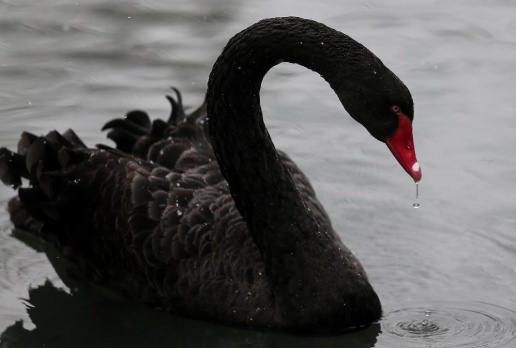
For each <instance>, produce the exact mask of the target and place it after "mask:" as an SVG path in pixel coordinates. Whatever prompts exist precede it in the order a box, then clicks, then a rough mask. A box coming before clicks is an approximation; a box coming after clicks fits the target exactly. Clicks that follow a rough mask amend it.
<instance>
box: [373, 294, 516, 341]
mask: <svg viewBox="0 0 516 348" xmlns="http://www.w3.org/2000/svg"><path fill="white" fill-rule="evenodd" d="M430 315H431V316H430ZM382 331H383V332H384V333H385V335H382V336H380V337H381V340H382V341H384V342H379V343H381V346H382V347H383V346H385V347H399V348H403V347H411V348H418V347H447V348H452V347H454V348H459V347H460V348H466V347H468V348H470V347H475V348H476V347H483V348H495V347H496V348H502V347H504V348H509V347H516V312H514V311H512V310H509V309H506V308H503V307H499V306H495V305H492V304H488V303H483V302H436V303H431V304H427V305H424V306H416V307H407V308H404V309H400V310H395V311H392V312H389V313H387V314H386V315H385V317H384V319H383V320H382Z"/></svg>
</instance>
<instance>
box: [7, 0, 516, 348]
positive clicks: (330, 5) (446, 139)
mask: <svg viewBox="0 0 516 348" xmlns="http://www.w3.org/2000/svg"><path fill="white" fill-rule="evenodd" d="M280 15H297V16H302V17H309V18H313V19H316V20H319V21H321V22H324V23H326V24H328V25H330V26H332V27H334V28H337V29H339V30H341V31H343V32H345V33H347V34H348V35H350V36H352V37H353V38H355V39H356V40H358V41H360V42H361V43H363V44H365V45H366V46H367V47H369V48H370V49H371V50H372V51H373V52H374V53H375V54H376V55H378V56H379V57H380V58H381V59H382V60H383V61H384V63H386V64H387V65H388V66H389V67H390V68H391V69H392V70H393V71H394V72H395V73H396V74H397V75H398V76H399V77H400V78H401V79H402V80H403V81H404V82H405V83H406V84H407V85H408V87H409V88H410V90H411V91H412V94H413V97H414V100H415V112H416V114H415V121H414V140H415V143H416V147H417V149H418V153H417V155H418V159H419V161H420V163H421V165H422V167H423V168H424V170H425V173H424V179H423V180H424V181H423V182H424V187H425V189H424V194H423V195H422V197H421V200H420V201H421V207H420V208H419V209H412V208H411V207H410V205H409V204H410V202H411V199H412V198H413V186H412V184H411V182H412V180H411V179H410V177H409V176H408V175H406V173H404V171H403V170H402V169H401V168H399V165H398V163H397V162H396V161H395V160H394V158H392V156H391V155H390V153H389V151H388V150H387V149H386V147H385V145H383V144H381V143H379V142H377V141H375V140H374V139H372V138H371V137H370V136H369V135H368V134H367V132H366V131H365V130H363V128H362V127H361V126H359V125H357V124H356V123H355V122H354V121H353V120H352V119H351V118H350V117H348V116H347V115H346V114H345V112H344V111H343V109H342V106H340V105H339V102H338V100H337V98H336V97H335V96H334V94H333V92H332V91H331V90H330V89H329V87H328V86H327V84H326V83H325V82H324V81H322V80H321V79H320V77H319V76H317V75H316V74H314V73H312V72H309V71H306V70H305V69H302V68H299V67H296V66H292V65H286V64H283V65H281V66H279V67H276V68H274V69H273V70H272V71H271V72H270V73H269V74H268V75H267V77H266V79H265V81H264V83H263V90H262V104H263V110H264V113H265V115H266V124H267V126H268V127H269V129H270V131H271V134H272V137H273V140H274V141H275V143H276V145H277V147H278V148H281V149H283V150H285V151H287V152H288V153H289V154H290V155H291V156H292V157H293V158H294V159H295V160H296V161H297V163H298V164H299V165H300V166H301V167H302V168H303V170H304V171H305V173H306V174H307V175H308V176H309V177H310V178H311V180H312V183H313V184H314V186H315V188H316V190H317V192H318V194H319V197H320V199H321V200H322V202H323V203H324V205H325V207H326V208H327V210H328V212H329V214H330V215H331V218H332V221H333V225H334V227H335V229H336V230H337V231H339V233H340V234H341V236H342V238H343V240H344V241H345V243H346V244H347V245H348V246H349V247H350V248H351V249H352V250H353V251H354V252H355V253H356V254H357V256H358V257H359V259H360V260H361V261H362V263H363V265H364V267H365V268H366V270H367V272H368V275H369V278H370V280H371V282H372V284H373V286H374V287H375V289H376V290H377V292H378V294H379V296H380V298H381V300H382V303H383V306H384V312H385V315H384V318H383V320H382V321H381V322H380V323H378V324H375V325H373V326H371V327H370V328H368V329H367V330H364V331H361V332H358V333H355V334H349V335H346V336H342V337H330V338H320V337H319V338H317V337H316V338H304V337H303V338H297V337H292V336H289V335H285V334H281V333H267V332H256V331H248V330H240V329H235V328H231V327H226V326H221V325H215V324H208V323H203V322H199V321H194V320H187V319H182V318H176V317H173V316H171V315H167V314H165V313H160V312H158V311H155V310H151V309H147V308H142V307H140V306H138V305H134V304H130V303H127V302H125V301H122V300H120V299H117V298H113V296H112V295H110V294H104V293H103V291H101V290H99V289H96V288H94V287H91V286H87V285H84V284H73V282H72V281H71V280H69V279H66V276H64V274H66V272H65V268H67V267H68V266H66V265H62V264H61V263H60V262H62V260H60V259H59V258H58V255H55V253H54V254H52V248H51V246H49V245H46V244H45V243H41V242H40V241H38V240H37V239H34V238H31V237H30V236H25V235H23V234H14V235H13V234H12V233H11V232H12V226H11V225H10V223H9V218H8V216H7V214H6V213H5V212H4V211H3V209H2V210H0V333H3V334H2V335H3V336H2V337H3V338H2V340H3V341H2V342H9V347H35V346H38V347H39V346H42V345H45V346H47V347H52V346H54V347H57V346H59V347H61V346H63V347H69V346H74V347H91V346H93V345H96V346H98V347H104V346H105V347H107V346H121V345H125V346H128V347H138V346H144V345H145V346H170V345H174V344H176V345H177V346H181V347H182V346H189V347H204V346H210V347H214V346H221V347H222V346H223V347H232V346H252V347H269V346H282V347H288V346H296V347H312V346H317V347H319V346H324V347H333V346H335V347H342V346H345V347H353V348H356V347H475V346H477V347H480V346H482V347H513V346H514V345H515V344H516V343H515V338H514V336H515V332H516V328H515V318H516V314H515V310H516V290H515V289H516V237H515V234H514V231H515V230H516V215H515V207H516V187H515V184H514V172H515V171H516V157H515V156H514V148H516V137H515V136H514V132H515V129H516V117H515V116H516V101H515V95H516V93H515V92H516V87H515V84H514V81H515V80H516V39H515V38H514V32H515V31H516V4H514V3H513V2H510V1H502V0H496V1H490V2H488V3H487V2H484V1H480V0H473V1H471V0H468V1H466V0H454V1H429V0H422V1H418V2H417V3H415V2H411V1H408V0H406V1H401V0H395V1H389V2H385V1H380V0H373V1H368V2H367V3H364V2H361V1H346V2H345V4H344V3H343V2H342V1H337V0H333V1H321V2H318V3H317V6H314V3H313V2H312V1H308V0H300V1H295V2H293V1H292V0H279V1H278V0H274V1H273V0H264V1H232V0H216V1H212V0H191V1H184V2H179V1H177V2H170V1H154V2H144V1H143V0H133V1H117V2H114V1H112V2H109V1H100V0H91V1H88V2H79V1H68V0H49V1H45V2H44V3H42V2H41V3H40V2H35V1H28V0H0V29H1V31H0V32H1V34H0V118H1V126H0V145H2V146H9V147H15V146H16V141H17V138H18V136H19V134H20V133H21V131H22V130H25V129H27V130H30V131H32V132H34V133H36V134H42V133H46V132H47V131H48V130H51V129H54V128H55V129H57V130H60V131H64V130H66V129H67V128H68V127H72V128H74V129H75V130H77V132H78V133H79V134H80V136H81V137H82V138H83V139H84V140H85V141H86V142H87V143H88V144H90V145H93V144H95V143H100V142H106V140H105V134H102V133H101V132H100V131H99V129H100V127H101V125H102V124H103V123H104V122H105V121H106V120H108V119H111V118H114V117H120V116H122V115H123V114H124V113H125V112H126V111H128V110H130V109H134V108H142V109H146V110H147V111H149V112H150V114H151V116H153V117H166V116H167V115H168V112H169V110H168V104H167V102H166V100H165V99H164V94H165V93H169V92H170V90H169V86H175V87H177V88H179V89H180V90H181V91H182V92H183V94H184V101H185V103H186V104H189V105H192V107H194V106H196V105H198V104H199V103H200V102H201V101H202V100H203V98H204V92H205V86H206V81H207V77H208V74H209V71H210V68H211V65H212V64H213V62H214V60H215V58H216V57H217V55H218V53H219V52H220V50H221V49H222V47H223V45H224V44H225V42H226V41H227V40H228V39H229V37H230V36H231V35H233V34H234V33H235V32H237V31H238V30H240V29H242V28H244V27H246V26H248V25H250V24H252V23H254V22H256V21H257V20H259V19H261V18H264V17H270V16H280ZM12 195H13V191H12V190H10V189H9V188H4V187H2V188H1V189H0V205H1V206H5V205H6V204H7V201H8V199H9V197H11V196H12ZM52 264H54V265H55V268H56V269H57V271H56V270H55V268H54V267H53V266H52ZM47 280H48V282H47ZM29 288H30V289H32V290H30V291H29ZM426 311H430V312H431V314H430V315H429V316H426V315H425V312H426ZM424 320H426V321H427V322H426V325H423V321H424ZM2 345H3V343H0V347H2V348H3V346H2Z"/></svg>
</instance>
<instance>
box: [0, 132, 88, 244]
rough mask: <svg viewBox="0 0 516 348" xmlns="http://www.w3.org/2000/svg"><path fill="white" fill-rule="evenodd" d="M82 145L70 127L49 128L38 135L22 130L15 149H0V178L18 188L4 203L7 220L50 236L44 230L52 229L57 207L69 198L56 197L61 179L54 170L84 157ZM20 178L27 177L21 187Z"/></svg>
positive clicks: (70, 197)
mask: <svg viewBox="0 0 516 348" xmlns="http://www.w3.org/2000/svg"><path fill="white" fill-rule="evenodd" d="M85 149H86V146H85V145H84V143H83V142H82V140H81V139H80V138H79V137H78V136H77V135H76V134H75V133H74V132H73V131H72V130H68V131H66V132H65V133H63V134H60V133H58V132H57V131H52V132H50V133H48V134H47V135H46V136H42V137H38V136H36V135H34V134H31V133H28V132H24V133H23V134H22V135H21V138H20V141H19V142H18V151H17V152H16V153H15V152H11V151H10V150H8V149H6V148H1V149H0V179H1V180H2V182H3V183H4V184H6V185H8V186H11V187H12V188H14V189H18V197H15V198H13V199H11V201H10V202H9V205H8V210H9V213H10V215H11V220H12V222H13V223H14V225H15V226H16V227H17V228H20V229H23V230H27V231H29V232H33V233H37V234H41V235H43V236H44V237H47V238H50V237H51V235H50V234H47V233H46V231H51V230H53V231H55V230H54V229H53V228H54V227H56V226H53V225H54V223H53V222H55V221H59V220H60V219H61V217H62V216H61V215H62V213H58V211H61V209H59V208H61V207H62V206H65V205H66V204H69V203H70V202H69V201H70V200H71V199H73V198H72V196H71V195H67V196H63V195H59V196H58V197H56V195H55V192H56V189H57V187H58V186H62V185H63V183H62V182H59V175H55V173H59V172H62V171H63V170H64V169H65V168H66V167H68V166H70V165H71V164H73V163H77V162H78V161H81V160H84V158H85V157H86V158H87V153H86V152H85V151H84V150H85ZM22 178H23V179H27V180H28V181H29V186H28V187H21V186H22ZM58 191H62V189H61V188H59V189H58Z"/></svg>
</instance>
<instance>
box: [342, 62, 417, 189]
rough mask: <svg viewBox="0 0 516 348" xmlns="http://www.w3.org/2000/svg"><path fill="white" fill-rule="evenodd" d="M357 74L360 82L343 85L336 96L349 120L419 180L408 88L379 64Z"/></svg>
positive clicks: (356, 72) (412, 113) (412, 111)
mask: <svg viewBox="0 0 516 348" xmlns="http://www.w3.org/2000/svg"><path fill="white" fill-rule="evenodd" d="M353 74H360V75H361V76H360V79H359V80H358V79H357V80H358V81H361V82H360V83H357V84H356V85H354V84H351V86H350V85H349V84H343V87H342V88H339V89H336V91H337V95H338V96H339V99H340V100H341V102H342V104H343V105H344V107H345V108H346V110H347V111H348V112H349V114H350V115H351V117H353V118H354V119H355V120H356V121H358V122H359V123H361V124H362V125H363V126H364V127H365V128H366V129H367V130H368V131H369V133H370V134H371V135H372V136H373V137H375V138H376V139H378V140H379V141H381V142H383V143H385V144H386V145H387V147H388V148H389V150H390V151H391V152H392V154H393V155H394V157H395V158H396V160H398V162H399V163H400V165H401V166H402V167H403V169H404V170H405V171H406V172H407V173H408V174H409V175H410V176H411V177H412V178H413V179H414V181H416V182H419V181H420V180H421V176H422V173H421V167H420V166H419V162H418V161H417V158H416V152H415V149H414V140H413V136H412V121H413V119H414V103H413V101H412V96H411V94H410V92H409V90H408V88H407V87H406V86H405V85H404V84H403V82H401V80H400V79H398V77H396V75H394V74H393V73H392V72H391V71H390V70H389V69H387V68H386V67H385V66H383V64H382V65H381V66H380V67H377V68H372V70H370V71H363V70H362V71H352V72H351V76H350V75H347V76H346V78H345V80H348V81H349V79H350V78H351V79H352V80H353V76H352V75H353Z"/></svg>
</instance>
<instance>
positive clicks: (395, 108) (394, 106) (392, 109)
mask: <svg viewBox="0 0 516 348" xmlns="http://www.w3.org/2000/svg"><path fill="white" fill-rule="evenodd" d="M391 111H392V112H393V113H395V114H398V113H400V112H401V109H400V107H399V106H398V105H393V106H391Z"/></svg>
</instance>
